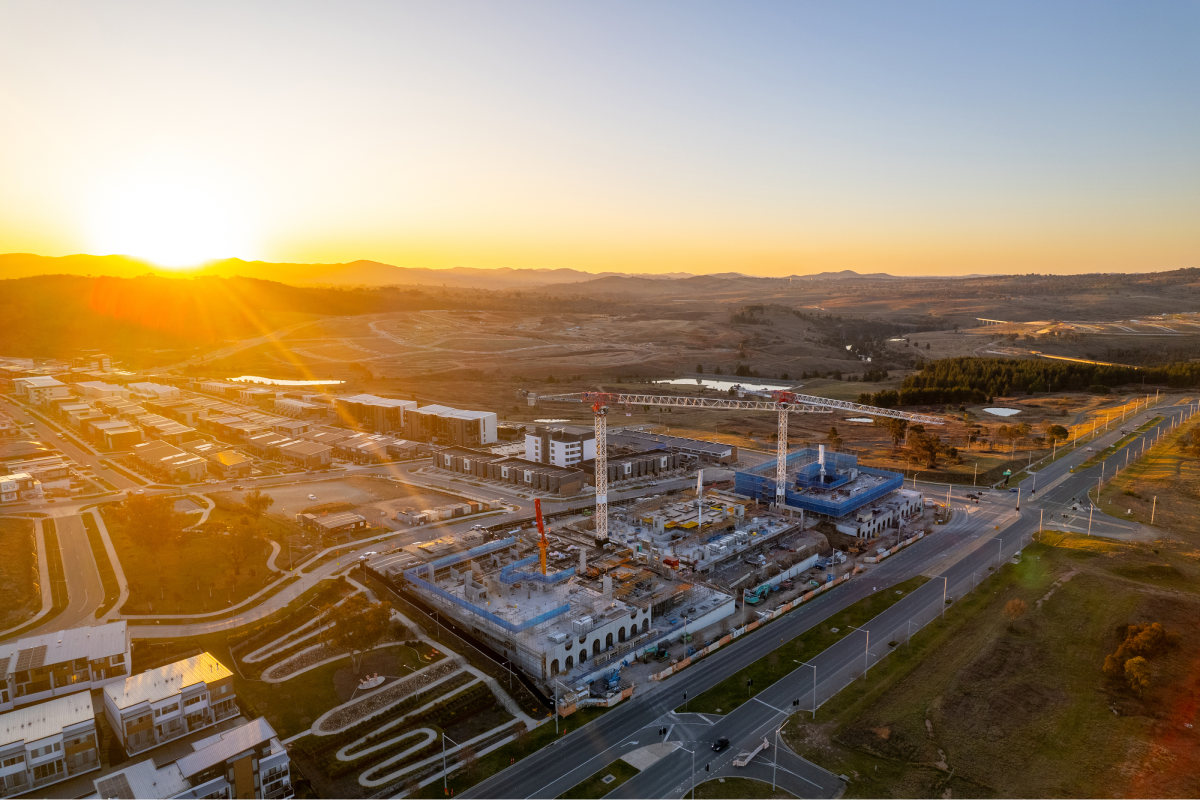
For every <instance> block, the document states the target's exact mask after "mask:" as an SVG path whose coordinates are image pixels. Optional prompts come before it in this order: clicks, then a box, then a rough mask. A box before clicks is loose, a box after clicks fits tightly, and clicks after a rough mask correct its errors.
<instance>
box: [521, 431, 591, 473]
mask: <svg viewBox="0 0 1200 800" xmlns="http://www.w3.org/2000/svg"><path fill="white" fill-rule="evenodd" d="M595 457H596V431H595V430H594V429H593V428H590V427H588V426H585V425H561V426H550V425H539V426H538V427H537V428H535V429H534V430H533V432H531V433H526V434H525V460H526V461H537V462H538V463H541V464H553V465H554V466H556V467H577V466H579V464H580V463H581V462H584V461H591V460H593V459H594V458H595Z"/></svg>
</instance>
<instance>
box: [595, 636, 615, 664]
mask: <svg viewBox="0 0 1200 800" xmlns="http://www.w3.org/2000/svg"><path fill="white" fill-rule="evenodd" d="M611 635H612V634H611V633H610V634H609V636H611ZM598 655H600V640H599V639H597V640H596V641H594V642H592V657H593V658H594V657H595V656H598Z"/></svg>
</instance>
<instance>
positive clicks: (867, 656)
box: [846, 625, 871, 678]
mask: <svg viewBox="0 0 1200 800" xmlns="http://www.w3.org/2000/svg"><path fill="white" fill-rule="evenodd" d="M846 627H848V628H854V630H856V631H862V632H863V633H865V634H866V635H867V645H866V647H864V648H863V677H864V678H865V677H866V676H867V670H868V669H870V668H871V632H870V631H869V630H867V629H866V628H860V627H858V626H857V625H847V626H846Z"/></svg>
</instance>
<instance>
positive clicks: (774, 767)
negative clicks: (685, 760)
mask: <svg viewBox="0 0 1200 800" xmlns="http://www.w3.org/2000/svg"><path fill="white" fill-rule="evenodd" d="M786 724H787V723H786V722H785V723H784V725H786ZM781 730H783V725H780V726H779V727H778V728H776V729H775V757H774V758H773V759H772V760H771V791H772V792H774V791H775V774H776V773H777V772H779V732H780V731H781ZM695 794H696V793H695V792H694V791H693V792H692V795H693V796H695Z"/></svg>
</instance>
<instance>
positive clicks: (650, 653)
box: [642, 644, 671, 661]
mask: <svg viewBox="0 0 1200 800" xmlns="http://www.w3.org/2000/svg"><path fill="white" fill-rule="evenodd" d="M670 657H671V654H670V653H669V652H667V648H666V647H665V646H663V645H661V644H659V645H654V646H652V647H647V648H646V649H645V650H643V651H642V661H649V660H650V659H654V660H655V661H666V660H667V659H668V658H670Z"/></svg>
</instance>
